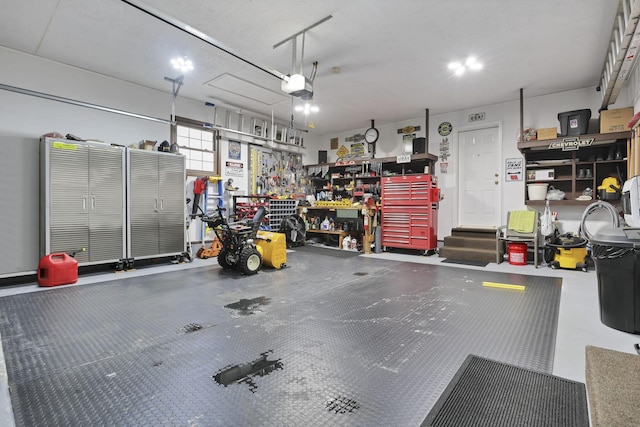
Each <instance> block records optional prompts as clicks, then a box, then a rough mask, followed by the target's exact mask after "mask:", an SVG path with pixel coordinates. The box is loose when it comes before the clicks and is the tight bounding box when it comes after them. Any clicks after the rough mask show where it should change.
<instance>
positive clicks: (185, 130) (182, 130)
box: [177, 125, 189, 136]
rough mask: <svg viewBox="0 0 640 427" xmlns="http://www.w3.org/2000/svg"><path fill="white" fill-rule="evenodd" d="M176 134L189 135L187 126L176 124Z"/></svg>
mask: <svg viewBox="0 0 640 427" xmlns="http://www.w3.org/2000/svg"><path fill="white" fill-rule="evenodd" d="M177 134H178V136H189V128H188V127H184V126H180V125H178V129H177Z"/></svg>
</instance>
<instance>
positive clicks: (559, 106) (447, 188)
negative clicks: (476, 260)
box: [309, 87, 631, 240]
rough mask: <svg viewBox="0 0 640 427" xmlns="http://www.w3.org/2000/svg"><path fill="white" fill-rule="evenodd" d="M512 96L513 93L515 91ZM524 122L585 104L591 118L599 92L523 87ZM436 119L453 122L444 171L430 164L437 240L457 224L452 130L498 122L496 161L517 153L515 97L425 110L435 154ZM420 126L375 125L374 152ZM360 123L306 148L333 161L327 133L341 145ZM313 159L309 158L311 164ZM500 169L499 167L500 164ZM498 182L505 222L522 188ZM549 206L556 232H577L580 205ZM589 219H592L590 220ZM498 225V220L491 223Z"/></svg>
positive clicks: (598, 221) (519, 202)
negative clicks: (437, 196) (478, 116)
mask: <svg viewBox="0 0 640 427" xmlns="http://www.w3.org/2000/svg"><path fill="white" fill-rule="evenodd" d="M627 92H628V91H624V90H623V92H622V93H621V95H620V96H619V97H618V100H617V102H616V104H614V105H611V106H609V108H610V109H611V108H622V107H627V106H629V105H630V104H631V102H630V101H629V100H628V95H627ZM516 96H517V95H516ZM524 96H525V99H524V119H523V120H524V126H525V127H529V126H531V127H534V128H546V127H557V128H558V131H560V125H559V122H558V118H557V114H558V113H560V112H563V111H571V110H579V109H585V108H590V109H591V117H592V118H594V119H597V118H598V117H599V112H598V110H599V108H600V105H601V102H602V96H601V93H600V92H597V91H596V89H595V87H591V88H584V89H578V90H573V91H568V92H562V93H556V94H553V95H547V96H540V97H535V98H526V89H525V91H524ZM480 112H484V113H485V120H484V121H483V122H473V123H470V122H469V121H468V116H469V114H471V113H480ZM442 122H449V123H451V124H452V125H453V131H452V132H451V135H449V136H448V140H449V144H450V151H451V153H450V154H451V156H450V157H449V159H448V163H449V165H448V168H447V173H446V174H444V173H441V172H440V168H439V166H438V164H436V168H435V169H436V175H437V176H438V184H439V187H440V188H441V192H442V193H443V194H444V199H443V200H442V202H441V203H440V210H439V213H438V239H439V240H442V239H443V238H444V237H445V236H448V235H450V234H451V228H453V227H456V226H458V225H459V224H458V222H457V218H458V210H457V209H458V206H457V200H458V194H457V180H458V167H457V166H458V154H459V153H458V141H457V132H458V130H460V129H463V128H465V127H469V126H472V125H473V126H475V125H478V124H480V123H487V124H489V123H501V124H502V164H503V165H504V161H505V159H507V158H511V157H523V156H522V153H521V152H520V151H519V150H518V147H517V138H518V132H519V128H520V102H519V101H513V102H507V103H502V104H495V105H488V106H484V107H477V108H473V109H469V110H463V111H456V112H452V113H446V114H437V115H431V116H430V117H429V148H428V151H429V152H430V153H431V154H434V155H436V156H437V155H439V152H440V144H441V142H442V139H443V137H442V136H440V135H439V134H438V126H439V125H440V123H442ZM409 125H411V126H418V125H419V126H421V131H419V132H417V133H416V137H424V136H425V134H424V129H425V126H424V125H425V118H424V117H416V118H414V119H408V120H405V121H402V122H397V123H389V124H380V125H376V127H377V128H378V129H379V131H380V139H379V141H378V143H377V150H376V157H387V156H396V155H398V154H401V153H402V135H399V134H398V133H397V129H401V128H403V127H405V126H409ZM365 130H366V128H357V129H354V130H352V131H349V132H342V133H340V134H336V135H327V136H323V137H322V138H319V139H318V142H317V143H316V144H315V145H313V146H312V147H310V148H309V149H310V151H312V152H313V153H317V150H328V160H329V162H333V161H335V160H336V158H337V155H336V152H335V150H329V141H330V139H331V138H335V137H337V138H339V146H340V145H345V146H346V147H347V148H349V144H350V143H346V142H345V138H346V137H350V136H353V135H354V134H356V133H364V131H365ZM316 162H317V159H314V160H313V161H312V163H316ZM503 173H504V166H503ZM501 185H502V203H501V207H500V212H501V213H502V221H501V222H502V223H504V222H505V221H506V213H507V212H508V211H510V210H518V209H525V208H526V206H525V204H524V200H525V198H524V194H525V191H526V187H525V182H524V181H516V182H504V180H503V179H501ZM551 206H552V210H554V211H558V212H559V218H560V231H561V232H563V233H564V232H577V231H578V228H579V225H580V222H581V219H582V214H583V212H584V207H581V206H577V207H572V206H564V207H559V206H553V202H552V204H551ZM607 220H608V214H606V213H605V212H602V214H601V213H599V212H596V213H594V214H593V215H592V216H590V217H589V223H588V224H589V225H588V228H589V230H590V231H597V229H598V228H599V227H601V226H603V225H607V224H610V221H607ZM591 221H593V224H592V222H591ZM496 225H499V224H496Z"/></svg>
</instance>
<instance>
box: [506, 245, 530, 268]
mask: <svg viewBox="0 0 640 427" xmlns="http://www.w3.org/2000/svg"><path fill="white" fill-rule="evenodd" d="M508 252H509V264H512V265H527V244H526V243H514V242H510V243H509V249H508Z"/></svg>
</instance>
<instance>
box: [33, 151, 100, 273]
mask: <svg viewBox="0 0 640 427" xmlns="http://www.w3.org/2000/svg"><path fill="white" fill-rule="evenodd" d="M45 144H46V147H45V150H46V152H47V154H48V155H47V159H46V161H47V162H48V168H47V172H48V173H47V172H45V173H47V176H46V184H45V185H46V190H45V191H47V194H48V197H47V199H46V212H45V215H46V216H47V219H48V220H47V223H48V227H47V230H46V233H47V238H46V245H45V254H46V253H54V252H67V253H69V252H76V251H80V250H82V249H83V248H88V247H89V147H88V146H87V145H85V144H76V143H68V142H62V141H55V140H47V141H46V142H45ZM43 255H44V254H43ZM76 259H77V260H78V262H81V263H82V262H87V261H89V253H88V251H87V252H78V254H77V255H76Z"/></svg>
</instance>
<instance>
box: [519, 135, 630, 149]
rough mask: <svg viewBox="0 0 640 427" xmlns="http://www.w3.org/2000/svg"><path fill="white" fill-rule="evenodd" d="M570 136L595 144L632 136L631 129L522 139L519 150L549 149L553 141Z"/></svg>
mask: <svg viewBox="0 0 640 427" xmlns="http://www.w3.org/2000/svg"><path fill="white" fill-rule="evenodd" d="M569 138H579V139H580V140H586V139H593V143H592V146H593V145H603V144H612V143H614V142H616V141H617V140H619V139H628V138H631V131H625V132H613V133H592V134H587V135H578V136H562V137H559V138H556V139H545V140H542V141H538V140H535V141H521V142H518V150H520V151H524V150H544V149H548V148H549V146H550V145H551V143H553V142H562V141H564V140H565V139H569Z"/></svg>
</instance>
